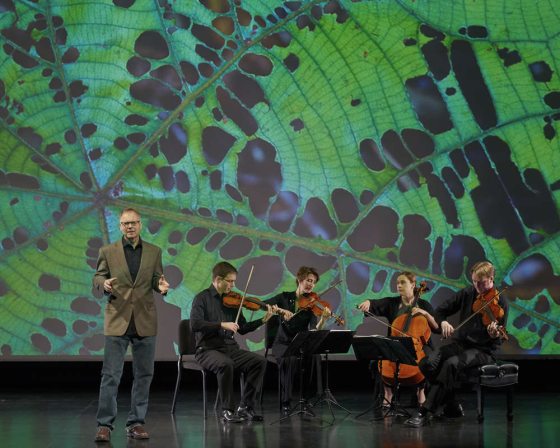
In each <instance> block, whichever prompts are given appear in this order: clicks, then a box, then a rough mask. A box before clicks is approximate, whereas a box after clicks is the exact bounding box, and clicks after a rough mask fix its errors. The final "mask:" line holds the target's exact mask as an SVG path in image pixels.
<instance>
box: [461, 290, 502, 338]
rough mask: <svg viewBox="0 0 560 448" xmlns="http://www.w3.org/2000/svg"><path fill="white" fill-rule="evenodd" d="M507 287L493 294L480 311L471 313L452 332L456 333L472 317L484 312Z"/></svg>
mask: <svg viewBox="0 0 560 448" xmlns="http://www.w3.org/2000/svg"><path fill="white" fill-rule="evenodd" d="M508 288H509V286H508V285H506V286H505V287H504V289H502V290H501V291H498V292H497V293H496V294H494V297H492V298H491V299H489V300H487V301H486V303H485V304H484V305H482V306H481V307H480V309H479V310H478V311H477V312H476V313H472V314H471V315H470V316H469V317H467V318H466V319H465V320H464V321H463V322H461V323H460V324H459V325H457V327H455V328H454V329H453V331H457V330H458V329H459V328H461V327H462V326H463V325H465V324H466V323H467V322H468V321H469V320H471V319H472V318H473V317H474V316H476V315H477V314H478V313H480V312H481V311H482V310H484V309H485V308H486V307H487V306H488V305H490V303H492V301H493V300H494V299H495V298H496V297H500V294H501V293H503V292H504V291H505V290H506V289H508Z"/></svg>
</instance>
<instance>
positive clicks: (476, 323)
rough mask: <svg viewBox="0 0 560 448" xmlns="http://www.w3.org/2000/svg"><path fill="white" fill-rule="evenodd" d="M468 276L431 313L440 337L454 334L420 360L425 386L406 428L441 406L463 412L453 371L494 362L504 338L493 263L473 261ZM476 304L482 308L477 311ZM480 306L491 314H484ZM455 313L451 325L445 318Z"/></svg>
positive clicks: (426, 419)
mask: <svg viewBox="0 0 560 448" xmlns="http://www.w3.org/2000/svg"><path fill="white" fill-rule="evenodd" d="M471 280H472V286H468V287H466V288H464V289H462V290H461V291H459V292H457V293H456V294H455V295H453V296H452V297H450V298H449V299H447V300H446V301H445V302H443V303H442V304H441V305H440V306H439V307H437V309H436V311H435V315H434V316H435V318H436V321H437V322H439V324H440V326H441V333H442V336H443V338H449V337H450V336H453V341H452V342H451V343H450V344H447V345H443V346H441V347H439V348H438V349H437V350H435V351H434V352H433V353H431V354H430V355H429V356H426V357H425V358H424V359H423V360H422V361H421V362H420V369H421V370H422V373H424V375H425V376H426V378H427V379H428V381H429V384H430V390H429V392H428V397H427V399H426V401H425V403H424V404H423V405H422V406H421V407H420V410H419V412H418V415H417V416H415V417H412V418H410V419H408V420H407V421H406V422H405V424H406V425H407V426H413V427H420V426H424V425H426V424H427V423H428V422H429V420H430V418H431V417H432V415H433V414H434V413H436V412H437V411H438V410H439V409H438V408H439V407H440V406H444V408H443V415H444V416H447V417H451V418H453V417H461V416H463V410H462V408H461V405H460V404H458V403H457V402H456V401H455V397H454V393H453V386H454V385H455V384H456V382H457V378H458V375H459V374H460V373H461V372H462V371H463V370H465V369H468V368H470V367H475V366H479V365H483V364H488V363H492V362H494V352H495V350H496V349H497V348H498V347H499V346H500V344H501V340H502V338H506V337H507V336H506V335H505V331H504V329H503V328H504V327H503V326H504V325H505V321H506V315H507V303H506V301H505V298H504V297H503V296H502V295H499V294H498V292H497V291H496V290H495V289H494V266H493V265H492V264H491V263H490V262H488V261H481V262H478V263H476V264H475V265H474V266H473V267H472V269H471ZM481 306H486V308H484V309H482V310H481V309H480V308H481ZM484 310H487V311H488V312H489V313H490V315H491V316H492V317H493V318H489V317H488V312H486V311H484ZM457 312H458V313H459V318H460V321H461V322H462V323H460V324H459V325H457V328H454V327H453V325H451V324H450V323H449V322H448V321H447V320H446V319H447V318H448V317H449V316H451V315H453V314H455V313H457ZM486 319H488V320H486Z"/></svg>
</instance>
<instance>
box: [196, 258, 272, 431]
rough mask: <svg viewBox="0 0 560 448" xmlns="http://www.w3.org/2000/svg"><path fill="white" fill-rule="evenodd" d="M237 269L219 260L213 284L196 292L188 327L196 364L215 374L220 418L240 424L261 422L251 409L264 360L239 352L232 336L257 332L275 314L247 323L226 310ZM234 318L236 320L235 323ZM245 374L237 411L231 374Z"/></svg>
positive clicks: (253, 404) (257, 355)
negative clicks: (193, 344)
mask: <svg viewBox="0 0 560 448" xmlns="http://www.w3.org/2000/svg"><path fill="white" fill-rule="evenodd" d="M236 279H237V269H235V267H233V266H232V265H231V264H230V263H228V262H226V261H222V262H220V263H218V264H216V265H215V266H214V268H213V269H212V284H211V285H210V286H209V287H208V288H206V289H204V290H203V291H201V292H200V293H198V294H197V295H196V297H195V298H194V301H193V304H192V309H191V328H192V330H193V332H194V334H195V338H196V353H195V359H196V361H197V362H198V363H199V364H200V365H201V366H202V367H204V368H205V369H208V370H210V371H212V372H214V373H215V374H216V377H217V379H218V388H219V392H220V402H221V404H222V412H221V417H222V419H223V420H224V421H225V422H230V423H239V422H242V421H245V420H248V421H262V420H263V418H262V416H261V415H259V414H256V413H255V410H254V406H255V403H256V399H257V396H258V393H259V392H260V390H261V388H262V382H263V377H264V373H265V369H266V359H265V358H264V356H261V355H259V354H257V353H253V352H250V351H247V350H242V349H241V348H240V347H239V344H238V343H237V342H236V341H235V339H234V334H236V333H239V334H245V333H248V332H250V331H253V330H256V329H257V328H259V327H260V326H261V325H262V324H263V323H265V322H266V321H267V320H268V319H269V318H270V317H271V316H272V314H273V312H275V311H277V307H273V306H267V312H266V314H265V315H264V317H263V318H262V319H256V320H253V321H251V322H247V321H246V320H245V317H243V313H239V314H238V310H237V309H235V308H229V307H226V306H225V305H224V304H223V297H224V296H225V295H227V294H228V293H229V292H230V291H231V290H232V289H233V287H234V286H235V281H236ZM236 315H238V316H239V320H236V318H237V317H236ZM235 370H240V371H242V372H244V373H245V382H244V385H243V392H242V397H241V402H240V403H239V407H238V408H237V411H235V407H234V404H235V403H234V397H233V373H234V371H235Z"/></svg>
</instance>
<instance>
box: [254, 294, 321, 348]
mask: <svg viewBox="0 0 560 448" xmlns="http://www.w3.org/2000/svg"><path fill="white" fill-rule="evenodd" d="M264 302H265V303H267V304H268V305H278V307H279V308H283V309H285V310H288V311H291V312H292V313H296V314H295V315H294V317H292V318H291V319H290V320H289V321H283V320H282V321H281V323H280V325H279V327H278V331H277V333H276V337H275V338H274V343H273V344H272V351H273V353H274V354H275V356H276V355H277V354H280V353H282V352H283V351H285V347H283V348H280V347H279V346H288V345H289V344H290V342H291V341H292V339H293V338H294V336H295V335H296V334H297V333H298V332H300V331H303V330H307V329H309V328H310V327H311V328H315V327H316V326H317V322H318V319H317V316H315V315H314V314H313V313H312V312H311V311H310V310H297V309H296V308H297V303H296V302H297V296H296V292H295V291H290V292H288V291H284V292H281V293H280V294H277V295H275V296H274V297H271V298H270V299H267V300H265V301H264Z"/></svg>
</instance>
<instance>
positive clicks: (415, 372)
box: [379, 282, 432, 385]
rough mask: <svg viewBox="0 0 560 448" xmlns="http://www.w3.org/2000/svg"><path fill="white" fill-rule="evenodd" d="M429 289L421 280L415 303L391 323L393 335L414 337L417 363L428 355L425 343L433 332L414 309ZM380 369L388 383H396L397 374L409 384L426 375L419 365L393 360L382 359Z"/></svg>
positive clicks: (404, 382)
mask: <svg viewBox="0 0 560 448" xmlns="http://www.w3.org/2000/svg"><path fill="white" fill-rule="evenodd" d="M427 290H428V288H427V286H426V282H420V286H419V287H418V289H417V290H416V291H415V299H414V302H413V304H412V305H410V306H409V309H408V311H407V312H406V313H403V314H401V315H399V316H397V317H396V318H395V320H393V322H392V323H391V336H407V337H410V338H412V342H413V344H414V351H415V352H416V360H417V363H419V362H420V360H421V359H422V358H424V357H425V356H426V354H425V353H424V345H426V343H427V342H428V340H429V339H430V336H431V333H432V332H431V330H430V325H429V324H428V320H427V319H426V317H425V316H423V315H421V314H420V315H414V316H413V315H412V309H413V308H414V307H415V306H416V303H417V302H418V300H419V299H420V295H421V294H422V293H423V292H424V291H427ZM379 370H380V372H381V376H382V377H383V381H384V382H385V383H386V384H388V385H393V384H394V382H395V376H397V377H398V379H399V382H400V383H401V384H407V385H414V384H419V383H420V382H422V381H423V380H424V375H423V374H422V372H421V371H420V368H419V367H418V366H417V365H415V366H411V365H407V364H399V365H398V366H397V363H395V362H392V361H381V362H380V366H379Z"/></svg>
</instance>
